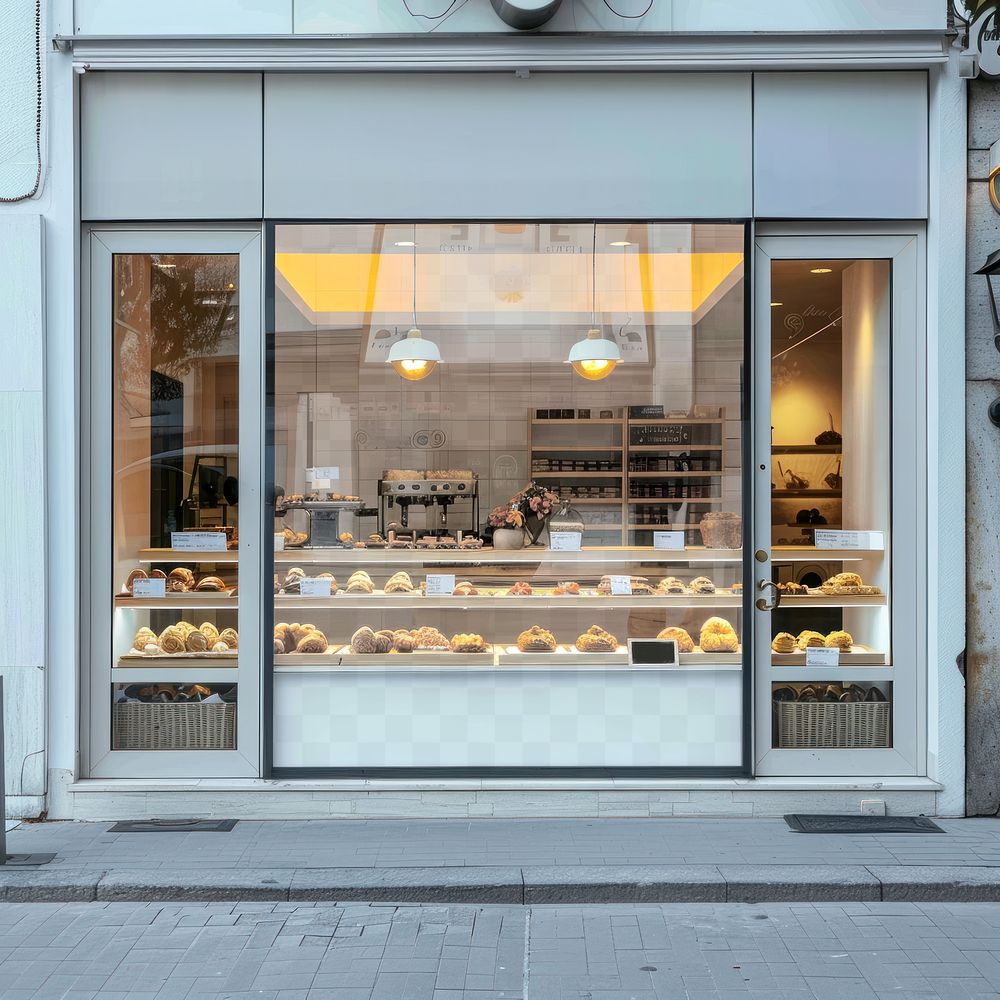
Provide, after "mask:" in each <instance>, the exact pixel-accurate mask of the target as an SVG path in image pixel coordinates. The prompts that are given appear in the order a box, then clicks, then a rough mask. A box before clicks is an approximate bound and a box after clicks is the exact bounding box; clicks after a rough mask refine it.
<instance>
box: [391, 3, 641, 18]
mask: <svg viewBox="0 0 1000 1000" xmlns="http://www.w3.org/2000/svg"><path fill="white" fill-rule="evenodd" d="M404 3H405V0H404ZM604 6H605V7H607V8H608V10H610V11H611V13H612V14H614V15H615V17H624V18H627V19H628V20H629V21H634V20H637V19H638V18H640V17H645V16H646V15H647V14H648V13H649V12H650V10H651V9H652V7H653V0H649V3H648V4H646V9H645V10H644V11H643V12H642V13H641V14H623V13H622V12H621V11H618V10H615V9H614V7H612V6H611V4H609V3H608V0H604Z"/></svg>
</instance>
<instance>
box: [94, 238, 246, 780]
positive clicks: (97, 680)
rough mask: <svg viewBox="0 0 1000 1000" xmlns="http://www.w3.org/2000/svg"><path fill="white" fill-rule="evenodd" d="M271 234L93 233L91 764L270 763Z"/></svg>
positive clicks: (139, 767)
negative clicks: (265, 274)
mask: <svg viewBox="0 0 1000 1000" xmlns="http://www.w3.org/2000/svg"><path fill="white" fill-rule="evenodd" d="M259 247H260V240H259V235H257V234H250V233H246V232H226V233H186V232H162V233H134V232H104V233H100V234H98V233H93V234H91V240H90V243H89V251H90V261H91V272H92V276H93V283H92V286H91V311H90V315H91V337H90V339H89V342H88V346H89V355H90V356H89V370H90V379H89V392H90V398H89V399H88V400H87V401H86V405H85V408H84V412H85V414H86V418H87V419H88V420H89V423H90V426H89V445H90V451H89V456H88V457H89V462H87V463H86V465H87V467H88V468H89V470H90V477H91V483H90V489H89V490H88V491H87V494H86V495H87V496H88V497H89V501H90V505H91V506H90V509H89V511H88V512H87V516H88V521H87V522H85V523H89V525H90V531H89V534H88V536H87V537H88V542H87V548H86V550H85V552H84V566H85V568H86V570H87V571H88V572H89V575H90V587H89V592H88V593H87V594H86V599H87V600H89V615H88V616H86V618H87V626H88V627H89V629H90V636H89V644H88V646H89V654H90V655H89V660H88V661H87V668H86V670H85V678H86V682H87V685H88V686H89V689H90V708H91V710H90V713H89V716H88V717H87V720H86V725H87V731H88V735H89V738H88V740H87V741H86V746H87V752H88V761H87V764H88V768H89V773H90V774H91V775H100V776H129V777H146V776H150V777H157V776H168V775H174V774H179V775H189V774H197V775H203V776H231V775H249V774H256V773H259V763H258V762H259V737H258V732H259V725H258V718H259V696H258V685H259V666H258V664H259V648H260V646H259V639H258V631H259V630H258V625H257V622H258V617H259V616H258V615H257V613H256V612H255V611H254V604H255V600H256V598H255V595H259V593H260V585H259V579H260V568H259V565H258V564H257V562H256V560H257V559H258V558H259V544H258V543H257V541H256V535H257V531H258V528H259V523H260V522H259V497H260V491H259V486H258V485H257V484H258V482H259V461H258V460H257V459H256V456H257V454H258V451H259V441H260V434H259V432H258V431H257V430H256V428H259V425H260V419H261V417H260V411H259V403H258V400H259V397H260V389H259V386H260V372H261V365H262V356H261V340H260V337H259V333H258V331H259V315H260V309H259V302H260V298H259V277H258V276H259V265H260V249H259ZM255 442H256V443H257V447H255V446H254V445H255ZM241 513H242V515H243V516H241Z"/></svg>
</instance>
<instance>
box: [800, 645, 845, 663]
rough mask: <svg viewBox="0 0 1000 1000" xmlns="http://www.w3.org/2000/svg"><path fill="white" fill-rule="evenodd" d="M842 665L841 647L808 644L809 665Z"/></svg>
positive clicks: (807, 656) (807, 660) (807, 661)
mask: <svg viewBox="0 0 1000 1000" xmlns="http://www.w3.org/2000/svg"><path fill="white" fill-rule="evenodd" d="M839 665H840V649H839V648H838V647H836V646H832V647H828V646H807V647H806V666H807V667H836V666H839Z"/></svg>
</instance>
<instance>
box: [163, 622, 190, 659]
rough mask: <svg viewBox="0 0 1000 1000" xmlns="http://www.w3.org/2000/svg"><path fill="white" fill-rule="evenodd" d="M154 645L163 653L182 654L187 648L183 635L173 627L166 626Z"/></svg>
mask: <svg viewBox="0 0 1000 1000" xmlns="http://www.w3.org/2000/svg"><path fill="white" fill-rule="evenodd" d="M156 644H157V645H158V646H159V647H160V649H162V650H163V652H164V653H183V652H184V650H185V649H186V648H187V646H186V643H185V641H184V635H183V634H182V633H181V632H179V631H178V630H177V627H176V626H175V625H168V626H167V627H166V628H165V629H164V630H163V631H162V632H161V633H160V637H159V639H157V640H156Z"/></svg>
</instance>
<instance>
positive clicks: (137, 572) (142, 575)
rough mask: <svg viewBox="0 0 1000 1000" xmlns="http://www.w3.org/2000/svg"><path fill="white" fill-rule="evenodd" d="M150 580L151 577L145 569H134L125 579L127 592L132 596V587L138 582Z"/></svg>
mask: <svg viewBox="0 0 1000 1000" xmlns="http://www.w3.org/2000/svg"><path fill="white" fill-rule="evenodd" d="M148 579H149V576H148V574H147V573H146V571H145V570H144V569H134V570H132V572H131V573H129V575H128V576H127V577H126V578H125V590H126V591H128V593H129V594H131V593H132V587H133V586H134V584H135V581H136V580H148Z"/></svg>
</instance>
